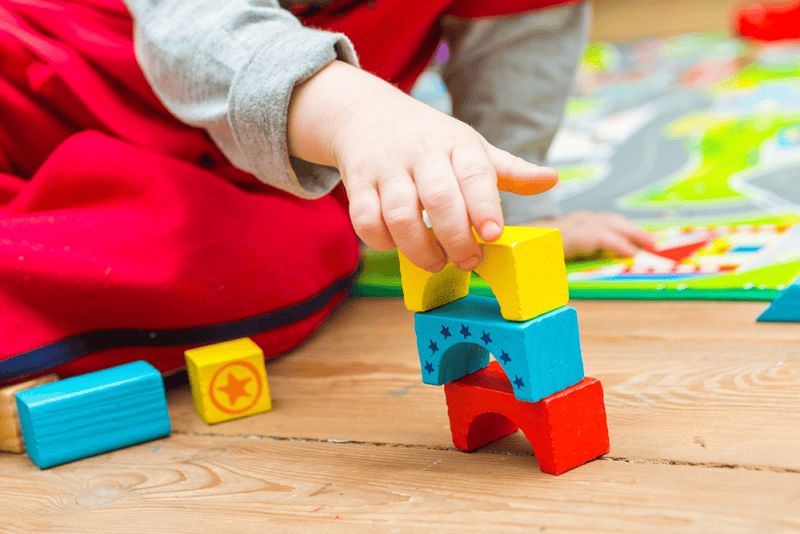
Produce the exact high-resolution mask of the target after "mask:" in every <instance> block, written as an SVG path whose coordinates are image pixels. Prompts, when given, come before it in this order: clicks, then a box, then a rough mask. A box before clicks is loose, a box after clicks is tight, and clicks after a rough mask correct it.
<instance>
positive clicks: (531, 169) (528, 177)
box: [485, 143, 558, 195]
mask: <svg viewBox="0 0 800 534" xmlns="http://www.w3.org/2000/svg"><path fill="white" fill-rule="evenodd" d="M485 148H486V154H487V155H488V156H489V159H490V160H491V162H492V164H493V165H494V170H495V172H496V173H497V188H498V189H499V190H500V191H507V192H509V193H516V194H518V195H538V194H539V193H544V192H545V191H547V190H549V189H552V188H553V186H555V185H556V184H557V183H558V171H557V170H555V169H551V168H550V167H540V166H539V165H536V164H534V163H530V162H527V161H525V160H524V159H522V158H519V157H517V156H513V155H511V154H509V153H508V152H506V151H505V150H500V149H499V148H497V147H494V146H492V145H489V144H488V143H487V145H486V147H485Z"/></svg>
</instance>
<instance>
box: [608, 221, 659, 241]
mask: <svg viewBox="0 0 800 534" xmlns="http://www.w3.org/2000/svg"><path fill="white" fill-rule="evenodd" d="M606 215H607V219H606V221H607V223H608V225H609V226H610V227H611V228H613V229H614V230H616V231H618V232H620V233H622V234H623V235H625V236H626V237H627V238H628V239H630V240H632V241H633V242H634V243H636V244H637V245H639V246H640V247H642V248H651V247H653V246H654V245H655V244H656V240H655V236H653V234H651V233H650V232H648V231H647V230H645V229H644V228H642V227H641V226H639V225H638V224H636V223H635V222H634V221H632V220H631V219H628V218H627V217H623V216H622V215H618V214H616V213H609V214H606Z"/></svg>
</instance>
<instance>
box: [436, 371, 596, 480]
mask: <svg viewBox="0 0 800 534" xmlns="http://www.w3.org/2000/svg"><path fill="white" fill-rule="evenodd" d="M444 391H445V395H446V397H447V408H448V410H447V413H448V415H449V416H450V431H451V432H452V433H453V444H454V445H455V446H456V447H458V448H459V449H461V450H463V451H473V450H475V449H478V448H480V447H483V446H484V445H486V444H488V443H491V442H492V441H494V440H496V439H499V438H501V437H503V436H507V435H509V434H512V433H513V432H516V431H517V429H522V432H523V433H524V434H525V437H526V438H528V441H530V443H531V446H532V447H533V452H534V454H535V455H536V459H537V460H538V461H539V468H540V469H541V470H542V472H544V473H549V474H551V475H560V474H561V473H563V472H565V471H569V470H570V469H572V468H574V467H578V466H579V465H582V464H584V463H586V462H588V461H589V460H593V459H594V458H597V457H598V456H600V455H603V454H605V453H607V452H608V451H609V442H608V425H607V423H606V409H605V405H604V404H603V386H602V384H600V381H599V380H597V379H595V378H589V377H586V378H584V379H583V380H582V381H580V382H579V383H577V384H575V385H574V386H570V387H568V388H567V389H565V390H562V391H559V392H558V393H555V394H554V395H551V396H549V397H545V398H544V399H542V400H540V401H539V402H525V401H521V400H517V399H516V398H515V397H514V390H513V388H512V386H511V382H509V380H508V378H507V377H506V375H505V373H504V372H503V368H502V367H500V364H498V363H497V362H496V361H492V363H490V364H489V367H486V368H485V369H481V370H480V371H477V372H475V373H472V374H470V375H467V376H465V377H464V378H460V379H459V380H456V381H455V382H450V383H448V384H446V385H445V386H444Z"/></svg>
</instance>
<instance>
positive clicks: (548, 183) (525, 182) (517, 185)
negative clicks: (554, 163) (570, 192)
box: [497, 167, 558, 196]
mask: <svg viewBox="0 0 800 534" xmlns="http://www.w3.org/2000/svg"><path fill="white" fill-rule="evenodd" d="M540 170H541V171H549V172H542V173H541V175H539V176H536V177H525V178H520V177H519V176H507V175H503V174H498V175H497V188H498V189H499V190H500V191H506V192H508V193H516V194H517V195H525V196H529V195H538V194H539V193H544V192H545V191H548V190H550V189H552V188H553V187H555V185H556V184H557V183H558V171H556V170H555V169H549V168H547V167H540Z"/></svg>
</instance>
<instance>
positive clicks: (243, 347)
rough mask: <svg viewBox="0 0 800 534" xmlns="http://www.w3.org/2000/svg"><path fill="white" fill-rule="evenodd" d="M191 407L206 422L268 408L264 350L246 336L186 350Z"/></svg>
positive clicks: (220, 420) (269, 399)
mask: <svg viewBox="0 0 800 534" xmlns="http://www.w3.org/2000/svg"><path fill="white" fill-rule="evenodd" d="M184 355H185V356H186V370H187V371H188V373H189V384H190V385H191V388H192V398H193V399H194V407H195V409H196V410H197V413H199V414H200V417H202V418H203V421H205V422H206V423H207V424H210V425H211V424H214V423H221V422H222V421H229V420H231V419H238V418H240V417H246V416H248V415H254V414H257V413H263V412H268V411H269V410H271V409H272V399H271V398H270V396H269V385H268V384H267V370H266V368H265V367H264V352H263V351H262V350H261V348H260V347H259V346H258V345H256V344H255V343H254V342H253V340H251V339H250V338H242V339H236V340H234V341H225V342H224V343H217V344H215V345H206V346H205V347H198V348H196V349H190V350H187V351H186V352H185V353H184Z"/></svg>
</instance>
